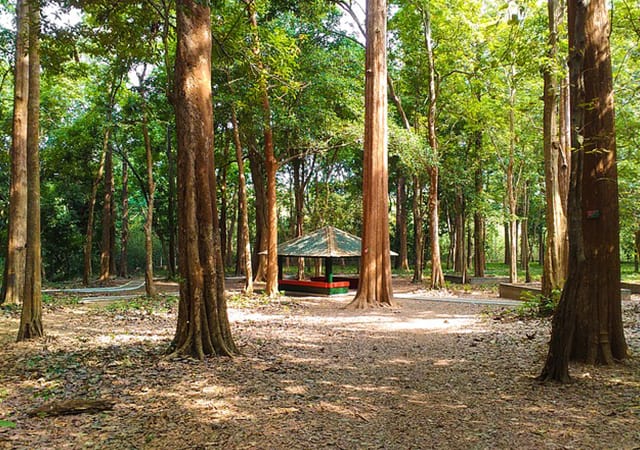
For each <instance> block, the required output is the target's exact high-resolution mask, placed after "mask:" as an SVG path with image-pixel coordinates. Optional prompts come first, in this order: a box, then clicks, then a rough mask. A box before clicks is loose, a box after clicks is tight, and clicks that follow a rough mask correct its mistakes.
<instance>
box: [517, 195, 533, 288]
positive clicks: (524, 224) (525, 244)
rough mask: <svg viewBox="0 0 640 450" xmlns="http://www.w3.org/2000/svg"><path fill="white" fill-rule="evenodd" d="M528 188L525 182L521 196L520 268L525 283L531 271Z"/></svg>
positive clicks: (528, 279) (528, 280) (529, 277)
mask: <svg viewBox="0 0 640 450" xmlns="http://www.w3.org/2000/svg"><path fill="white" fill-rule="evenodd" d="M528 190H529V188H528V186H527V184H525V186H524V194H523V196H522V221H521V222H520V226H521V228H522V231H521V237H520V241H521V247H522V250H521V255H520V258H521V260H522V269H523V270H524V281H525V283H531V272H530V271H529V192H528Z"/></svg>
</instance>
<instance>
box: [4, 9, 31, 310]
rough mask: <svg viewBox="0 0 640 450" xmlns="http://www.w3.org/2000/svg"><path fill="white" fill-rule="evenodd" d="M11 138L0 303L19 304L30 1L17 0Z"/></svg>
mask: <svg viewBox="0 0 640 450" xmlns="http://www.w3.org/2000/svg"><path fill="white" fill-rule="evenodd" d="M16 14H17V32H16V53H15V78H14V91H13V94H14V97H13V130H12V139H11V188H10V193H9V226H8V232H7V241H8V247H7V259H6V262H5V264H6V268H5V277H4V279H3V296H2V299H1V300H2V303H6V304H18V303H20V302H22V300H23V298H24V285H25V279H24V274H25V263H26V245H27V189H28V188H27V183H28V181H27V127H28V125H27V121H28V106H27V103H28V100H29V53H28V52H29V49H28V47H29V24H28V21H29V3H28V0H18V2H17V5H16Z"/></svg>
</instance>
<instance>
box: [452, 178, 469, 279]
mask: <svg viewBox="0 0 640 450" xmlns="http://www.w3.org/2000/svg"><path fill="white" fill-rule="evenodd" d="M454 212H455V230H456V233H455V234H456V236H455V240H456V252H455V258H454V264H453V270H454V272H456V273H459V274H460V275H461V276H462V283H466V282H467V264H466V262H467V255H466V253H465V250H466V246H465V242H464V237H465V235H466V231H465V221H466V219H465V201H464V193H463V192H462V189H456V197H455V204H454Z"/></svg>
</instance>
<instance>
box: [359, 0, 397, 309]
mask: <svg viewBox="0 0 640 450" xmlns="http://www.w3.org/2000/svg"><path fill="white" fill-rule="evenodd" d="M366 16H367V19H366V27H367V29H366V32H367V33H366V34H367V43H366V56H365V65H366V67H365V120H364V123H365V126H364V163H363V189H362V190H363V224H362V256H361V257H360V282H359V286H358V292H357V293H356V296H355V298H354V299H353V301H352V302H351V303H350V304H349V307H351V308H368V307H373V306H391V305H394V302H393V286H392V284H391V255H390V252H391V245H390V242H389V188H388V183H389V179H388V173H389V171H388V150H387V49H386V41H387V4H386V1H385V0H367V8H366Z"/></svg>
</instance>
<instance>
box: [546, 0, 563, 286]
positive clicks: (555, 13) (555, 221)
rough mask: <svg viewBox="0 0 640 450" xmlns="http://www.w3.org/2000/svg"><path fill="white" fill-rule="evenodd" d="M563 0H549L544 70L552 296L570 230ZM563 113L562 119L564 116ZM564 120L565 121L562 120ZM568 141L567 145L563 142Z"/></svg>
mask: <svg viewBox="0 0 640 450" xmlns="http://www.w3.org/2000/svg"><path fill="white" fill-rule="evenodd" d="M560 3H561V2H560V1H559V0H549V1H548V10H549V59H550V61H551V62H550V63H549V66H548V67H547V69H546V70H545V73H544V167H545V195H546V228H547V239H546V244H545V257H544V269H543V273H542V295H543V296H545V297H547V298H550V297H551V294H552V291H554V290H557V289H562V286H563V284H564V281H565V279H566V277H567V263H568V257H569V255H568V249H569V247H568V241H567V240H568V233H567V216H566V212H567V211H566V200H567V199H566V197H564V196H565V195H567V194H568V193H567V190H566V188H563V186H564V185H566V179H567V172H568V167H567V161H566V158H565V157H563V155H565V154H567V147H565V146H564V145H566V140H565V139H564V138H563V134H564V133H562V132H561V131H562V129H561V126H560V125H564V123H563V122H565V121H566V118H565V117H564V116H565V115H566V114H559V110H560V108H562V109H564V108H563V103H561V101H560V100H561V90H562V89H561V84H560V80H559V78H558V70H557V69H556V64H559V63H560V61H559V58H558V40H559V38H558V25H559V24H560V22H561V21H562V15H563V8H562V7H561V5H560ZM560 116H562V120H560ZM561 122H562V123H561ZM563 144H564V145H563Z"/></svg>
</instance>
